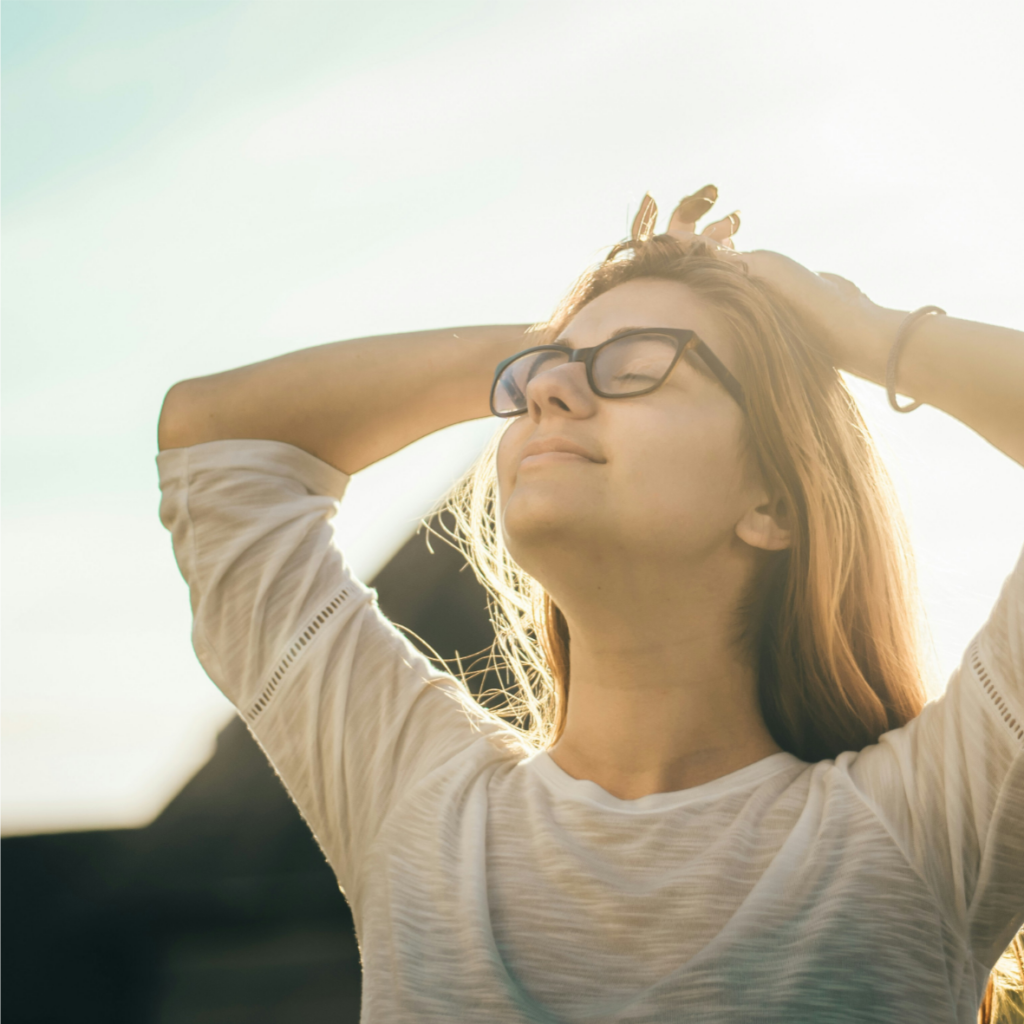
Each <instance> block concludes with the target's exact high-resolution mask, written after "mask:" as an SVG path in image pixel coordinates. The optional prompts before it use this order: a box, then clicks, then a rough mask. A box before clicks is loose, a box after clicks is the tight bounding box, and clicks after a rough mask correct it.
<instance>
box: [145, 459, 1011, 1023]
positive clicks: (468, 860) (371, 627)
mask: <svg viewBox="0 0 1024 1024" xmlns="http://www.w3.org/2000/svg"><path fill="white" fill-rule="evenodd" d="M157 464H158V469H159V473H160V484H161V489H162V500H161V506H160V515H161V519H162V521H163V523H164V525H165V526H166V527H167V528H168V529H169V530H170V531H171V534H172V538H173V544H174V552H175V556H176V558H177V561H178V565H179V567H180V569H181V572H182V574H183V575H184V577H185V579H186V581H187V583H188V585H189V591H190V595H191V604H192V611H193V615H194V626H193V644H194V647H195V650H196V653H197V655H198V657H199V659H200V661H201V663H202V665H203V667H204V668H205V669H206V671H207V673H208V674H209V675H210V677H211V678H212V679H213V681H214V682H215V683H216V684H217V686H219V687H220V689H221V690H222V691H223V692H224V693H225V694H226V695H227V697H228V698H229V699H230V700H231V701H232V703H233V704H234V705H235V706H236V707H237V709H238V711H239V714H240V715H241V716H242V717H243V719H244V720H245V722H246V723H247V725H248V727H249V729H250V730H251V731H252V733H253V735H254V736H255V738H256V739H257V741H258V742H259V744H260V745H261V747H262V748H263V750H264V751H265V753H266V754H267V756H268V758H269V759H270V761H271V762H272V764H273V765H274V768H275V770H276V771H277V773H278V774H279V775H280V777H281V779H282V780H283V782H284V784H285V786H286V787H287V789H288V791H289V793H290V794H291V797H292V799H293V800H294V801H295V803H296V805H297V806H298V808H299V810H300V811H301V813H302V815H303V817H304V818H305V820H306V822H307V823H308V825H309V827H310V828H311V829H312V831H313V833H314V835H315V836H316V839H317V841H318V843H319V844H320V847H321V849H322V850H323V852H324V854H325V856H326V857H327V860H328V861H329V863H330V864H331V867H332V868H333V869H334V872H335V874H336V876H337V879H338V882H339V884H340V886H341V889H342V891H343V892H344V893H345V896H346V897H347V899H348V901H349V904H350V905H351V908H352V912H353V917H354V920H355V925H356V933H357V937H358V941H359V947H360V954H361V959H362V964H363V1007H362V1020H363V1021H364V1022H365V1024H402V1022H410V1024H411V1022H417V1024H426V1022H432V1021H437V1022H441V1021H444V1022H451V1021H455V1020H459V1021H494V1022H510V1024H511V1022H545V1024H548V1022H550V1024H554V1022H584V1021H586V1022H593V1024H597V1022H605V1021H631V1022H654V1021H659V1022H660V1021H687V1022H705V1021H706V1022H722V1024H726V1022H728V1024H742V1022H755V1021H757V1022H762V1021H763V1022H769V1021H771V1022H783V1021H785V1022H787V1024H797V1022H808V1024H811V1022H813V1024H832V1022H836V1024H838V1022H844V1024H846V1022H869V1021H870V1022H882V1021H884V1022H894V1021H898V1022H901V1024H909V1022H918V1021H920V1022H922V1024H923V1022H928V1024H945V1022H954V1021H956V1022H961V1024H968V1022H972V1024H973V1022H974V1021H975V1019H976V1014H977V1006H978V1002H979V1000H980V998H981V994H982V991H983V989H984V985H985V982H986V980H987V977H988V973H989V970H990V969H991V967H992V965H993V964H994V963H995V961H996V959H997V958H998V957H999V955H1000V953H1001V952H1002V950H1003V949H1004V947H1005V946H1006V944H1007V943H1008V942H1009V941H1010V939H1011V938H1012V937H1013V935H1014V934H1015V932H1016V931H1017V930H1018V928H1020V926H1021V924H1022V923H1024V853H1022V851H1024V756H1022V755H1024V558H1022V559H1021V561H1020V562H1018V564H1017V567H1016V569H1015V570H1014V571H1013V573H1012V574H1011V575H1010V577H1009V578H1008V579H1007V581H1006V583H1005V584H1004V586H1003V589H1002V591H1001V594H1000V596H999V598H998V600H997V602H996V605H995V607H994V608H993V611H992V613H991V615H990V617H989V619H988V621H987V622H986V624H985V625H984V626H983V627H982V629H981V630H980V631H979V633H978V634H977V636H976V637H975V639H974V640H973V641H972V642H971V644H970V645H969V647H968V649H967V651H966V653H965V655H964V658H963V662H962V664H961V665H960V667H959V669H958V670H957V671H956V672H954V673H953V675H952V677H951V679H950V681H949V684H948V686H947V688H946V690H945V692H944V694H943V695H942V696H941V697H940V698H938V699H936V700H933V701H931V702H930V703H929V704H928V705H927V706H926V707H925V709H924V710H923V711H922V712H921V714H920V715H918V716H917V718H915V719H914V720H913V721H912V722H910V723H909V724H907V725H906V726H904V727H903V728H900V729H895V730H892V731H891V732H888V733H886V734H885V735H884V736H882V737H881V739H880V740H879V742H878V743H876V744H874V745H872V746H869V747H867V748H865V749H864V750H862V751H860V752H859V753H853V752H849V753H844V754H842V755H840V756H839V757H837V758H836V759H835V760H834V761H833V760H829V761H822V762H819V763H817V764H808V763H805V762H803V761H800V760H799V759H797V758H796V757H794V756H792V755H791V754H788V753H777V754H773V755H772V756H770V757H767V758H765V759H763V760H761V761H758V762H756V763H754V764H751V765H748V766H747V767H745V768H742V769H740V770H739V771H736V772H733V773H731V774H729V775H726V776H724V777H722V778H719V779H715V780H714V781H712V782H709V783H706V784H704V785H700V786H695V787H693V788H691V789H686V790H681V791H678V792H671V793H656V794H652V795H649V796H645V797H641V798H640V799H636V800H621V799H618V798H617V797H615V796H612V795H611V794H609V793H608V792H606V791H605V790H603V789H602V788H601V787H600V786H598V785H597V784H595V783H593V782H589V781H584V780H577V779H574V778H572V777H571V776H570V775H568V774H567V773H566V772H564V771H563V770H562V769H560V768H559V767H558V765H556V764H555V762H554V761H553V760H552V759H551V757H550V756H549V755H548V754H547V753H546V752H542V751H540V752H539V751H532V750H530V749H528V748H526V747H525V746H524V745H523V744H522V742H521V741H520V740H519V739H518V737H517V735H516V734H515V733H514V732H513V731H512V730H511V729H510V728H507V727H504V726H502V725H500V724H494V723H492V722H490V721H488V720H487V719H486V718H485V717H484V716H483V715H482V714H481V713H479V712H477V711H475V710H474V705H473V704H472V701H471V699H468V698H467V696H466V694H465V692H464V691H463V690H462V689H461V688H460V686H459V685H458V684H457V683H456V682H455V681H454V680H453V679H451V677H449V676H446V675H445V674H444V673H443V672H441V671H440V670H439V669H438V668H437V667H436V666H435V665H432V664H431V663H430V662H429V661H428V660H427V659H426V658H425V657H423V655H421V654H420V653H419V652H418V651H417V650H416V649H415V648H414V647H413V646H412V645H411V644H410V643H409V642H408V640H407V639H406V638H405V636H404V635H403V634H402V633H401V632H400V631H399V630H397V629H396V628H395V627H394V626H393V625H392V624H391V623H390V622H388V621H387V619H386V618H384V617H383V615H382V614H381V612H380V611H379V609H378V608H377V605H376V594H375V592H374V591H373V590H372V589H370V588H368V587H366V586H365V585H364V584H363V583H361V582H360V581H359V580H357V579H356V578H355V577H354V576H353V575H352V573H351V572H350V571H349V569H348V567H347V565H346V562H345V559H344V557H343V556H342V554H341V552H340V551H339V550H338V548H337V547H336V544H335V537H334V531H333V528H332V525H331V522H330V520H331V518H332V517H333V515H334V514H335V512H336V511H337V507H338V502H339V501H340V500H341V497H342V494H343V492H344V490H345V486H346V484H347V481H348V477H347V476H346V475H345V474H344V473H341V472H339V471H338V470H336V469H334V468H333V467H331V466H329V465H327V464H326V463H324V462H322V461H320V460H318V459H316V458H315V457H314V456H312V455H310V454H308V453H307V452H304V451H302V450H300V449H298V448H295V447H293V446H291V445H287V444H283V443H280V442H275V441H216V442H211V443H208V444H201V445H196V446H194V447H192V448H180V449H172V450H168V451H164V452H162V453H161V454H160V455H159V456H158V458H157Z"/></svg>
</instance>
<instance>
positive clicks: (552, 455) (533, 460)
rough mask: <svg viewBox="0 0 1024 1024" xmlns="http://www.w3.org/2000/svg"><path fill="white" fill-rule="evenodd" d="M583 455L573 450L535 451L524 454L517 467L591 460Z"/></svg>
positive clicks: (591, 460)
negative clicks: (533, 453)
mask: <svg viewBox="0 0 1024 1024" xmlns="http://www.w3.org/2000/svg"><path fill="white" fill-rule="evenodd" d="M593 461H594V460H593V459H588V458H587V457H586V456H585V455H577V454H576V453H575V452H537V453H536V454H535V455H524V456H523V458H522V459H521V460H520V462H519V467H520V469H522V468H523V467H524V466H533V465H540V464H543V463H545V462H593Z"/></svg>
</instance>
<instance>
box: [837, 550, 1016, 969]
mask: <svg viewBox="0 0 1024 1024" xmlns="http://www.w3.org/2000/svg"><path fill="white" fill-rule="evenodd" d="M836 764H837V767H845V768H846V769H847V770H848V771H849V774H850V778H851V779H852V781H853V783H854V785H855V786H856V787H857V788H858V789H859V791H860V792H861V794H862V795H863V796H864V797H865V799H866V800H868V801H869V802H870V803H871V805H872V806H873V807H874V809H875V811H876V812H877V813H878V815H879V817H880V818H881V819H882V820H883V821H884V823H885V824H886V826H887V828H888V829H889V832H890V834H891V835H892V837H893V839H894V840H895V841H896V842H897V843H898V844H899V845H900V847H901V849H902V850H903V853H904V855H905V856H906V857H907V859H908V860H909V862H910V864H911V865H912V866H913V868H914V869H915V871H916V872H917V873H918V875H919V876H920V877H921V878H922V879H923V880H924V881H925V882H926V883H927V884H928V885H929V887H930V888H931V890H932V892H933V893H934V895H935V898H936V900H937V902H938V904H939V906H940V907H942V908H943V911H944V914H945V917H946V921H947V923H948V924H949V926H950V928H951V930H952V934H954V935H956V936H957V937H958V940H959V941H962V942H964V943H965V944H966V945H967V947H968V949H969V952H970V955H971V956H972V957H973V959H974V961H975V963H977V964H978V965H979V966H980V968H981V970H982V971H983V972H984V973H987V971H988V970H989V969H990V968H991V967H992V965H993V964H994V963H995V961H996V960H997V959H998V957H999V955H1000V954H1001V953H1002V951H1003V949H1004V948H1005V947H1006V945H1007V944H1008V943H1009V941H1010V939H1012V938H1013V936H1014V934H1015V933H1016V932H1017V930H1018V929H1019V928H1020V927H1021V925H1022V924H1024V555H1022V556H1021V558H1020V560H1019V561H1018V563H1017V566H1016V568H1015V569H1014V571H1013V572H1012V573H1011V575H1010V576H1009V577H1008V578H1007V580H1006V582H1005V583H1004V584H1003V587H1002V590H1001V592H1000V594H999V597H998V599H997V601H996V603H995V606H994V607H993V609H992V612H991V615H990V616H989V618H988V621H987V622H986V623H985V625H984V626H983V627H982V628H981V630H980V631H979V632H978V633H977V635H976V636H975V637H974V639H973V640H972V641H971V643H970V644H969V645H968V647H967V650H966V652H965V654H964V657H963V660H962V662H961V664H960V667H959V668H958V669H957V671H956V672H954V673H953V676H952V678H951V679H950V681H949V684H948V685H947V687H946V690H945V692H944V693H943V695H942V696H941V697H939V698H938V699H936V700H934V701H931V702H930V703H929V704H927V705H926V706H925V708H924V709H923V711H922V712H921V713H920V714H919V715H918V716H917V717H916V718H915V719H913V720H912V721H911V722H909V723H908V724H907V725H906V726H904V727H903V728H900V729H894V730H892V731H891V732H888V733H886V734H885V735H883V736H882V737H881V739H880V741H879V742H878V743H877V744H875V745H873V746H870V747H867V748H866V749H864V750H863V751H861V752H860V753H859V754H844V755H841V757H840V758H839V759H837V762H836Z"/></svg>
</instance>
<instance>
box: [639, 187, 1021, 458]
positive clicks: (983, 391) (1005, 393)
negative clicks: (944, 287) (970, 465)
mask: <svg viewBox="0 0 1024 1024" xmlns="http://www.w3.org/2000/svg"><path fill="white" fill-rule="evenodd" d="M717 198H718V189H716V188H715V187H714V186H713V185H708V186H706V187H705V188H702V189H701V190H700V191H699V192H695V193H694V194H693V195H692V196H687V198H686V199H684V200H682V201H681V202H680V203H679V205H678V206H677V207H676V208H675V210H674V211H673V213H672V218H671V221H670V224H669V229H668V234H670V235H675V236H676V237H677V238H681V239H683V240H684V241H690V242H695V241H697V240H700V241H703V242H706V243H707V244H708V245H711V246H714V247H715V248H716V249H718V250H719V251H720V252H721V253H722V254H723V255H725V256H727V257H728V258H730V259H737V260H741V261H742V262H743V263H745V264H746V266H747V270H748V272H749V274H750V276H751V277H755V278H760V279H761V280H764V281H767V282H768V283H769V284H771V285H772V286H773V287H774V288H775V290H776V291H777V292H778V293H779V294H780V295H782V296H783V298H785V299H786V300H787V301H788V302H789V303H790V305H791V306H792V307H793V308H794V309H795V310H796V312H797V314H798V315H799V316H800V317H801V318H802V319H803V320H804V322H805V323H806V324H807V326H808V328H809V329H810V331H811V332H812V336H813V337H815V338H817V339H818V341H819V342H820V343H821V344H822V345H823V346H824V347H825V349H826V350H827V352H828V355H829V356H830V357H831V359H832V361H833V363H835V365H836V366H838V367H839V368H840V369H841V370H848V371H850V372H851V373H854V374H856V375H857V376H858V377H864V378H866V379H867V380H872V381H874V382H875V383H876V384H882V385H884V384H885V366H886V362H887V360H888V357H889V351H890V350H891V348H892V345H893V342H894V341H895V340H896V334H897V332H898V330H899V327H900V324H901V323H902V322H903V319H904V317H905V316H906V314H905V313H904V312H903V311H901V310H896V309H886V308H885V307H883V306H879V305H876V304H875V303H874V302H872V301H871V300H870V299H869V298H868V297H867V296H866V295H865V294H864V293H863V292H862V291H861V290H860V289H859V288H858V287H857V286H856V285H854V284H852V283H851V282H849V281H847V280H846V279H845V278H842V277H839V275H838V274H815V273H813V272H812V271H810V270H808V269H807V268H806V267H803V266H801V265H800V264H799V263H797V262H796V261H795V260H791V259H789V258H787V257H786V256H782V255H780V254H779V253H777V252H767V251H764V250H761V251H758V252H736V250H735V247H734V246H733V242H732V236H733V235H734V234H735V233H736V230H737V228H738V227H739V222H740V221H739V216H738V215H737V214H735V213H733V214H730V215H729V216H728V217H723V218H722V219H721V220H718V221H715V222H714V223H713V224H709V225H708V226H707V227H706V228H704V230H703V231H701V232H700V234H697V221H698V220H700V218H701V217H702V216H704V215H705V214H706V213H707V212H708V211H709V210H710V209H711V207H712V206H713V205H714V203H715V200H716V199H717ZM656 213H657V211H656V208H654V204H653V200H650V197H645V201H644V203H643V204H642V206H641V210H640V214H638V215H637V221H636V222H634V237H636V234H637V230H638V229H639V230H640V231H641V233H643V232H644V231H649V230H651V229H652V227H653V222H654V219H655V216H656ZM898 381H899V384H900V385H901V386H900V387H898V388H897V390H898V392H899V393H900V394H904V395H907V396H908V397H911V398H915V399H919V400H920V401H922V402H925V403H927V404H928V405H931V406H934V407H935V408H936V409H942V410H943V411H944V412H947V413H948V414H949V415H950V416H955V417H956V418H957V419H958V420H960V421H961V422H962V423H965V424H966V425H967V426H969V427H970V428H971V429H972V430H975V431H977V432H978V433H979V434H980V435H981V436H982V437H984V438H985V439H986V440H988V441H989V442H990V443H991V444H993V445H995V447H996V448H998V449H1000V450H1001V451H1003V452H1005V453H1006V454H1007V455H1009V456H1010V458H1011V459H1014V460H1015V461H1017V462H1019V463H1020V464H1021V465H1022V466H1024V401H1021V381H1024V334H1022V333H1021V332H1019V331H1012V330H1009V329H1008V328H1005V327H993V326H991V325H989V324H980V323H972V322H971V321H969V320H957V319H954V318H953V317H951V316H930V317H925V318H924V319H923V320H921V321H919V322H918V323H916V324H915V325H914V328H913V331H912V334H911V337H910V339H909V343H908V344H907V345H906V347H905V348H904V349H903V351H902V353H901V355H900V361H899V369H898Z"/></svg>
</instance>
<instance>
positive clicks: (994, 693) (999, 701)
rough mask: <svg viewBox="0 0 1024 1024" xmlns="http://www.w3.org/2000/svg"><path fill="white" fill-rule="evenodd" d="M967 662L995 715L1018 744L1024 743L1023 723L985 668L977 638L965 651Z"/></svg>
mask: <svg viewBox="0 0 1024 1024" xmlns="http://www.w3.org/2000/svg"><path fill="white" fill-rule="evenodd" d="M967 660H968V661H969V662H970V666H971V670H972V671H973V672H974V676H975V678H976V679H977V680H978V682H979V683H981V688H982V690H984V691H985V693H987V694H988V697H989V700H990V701H991V703H992V707H993V708H994V709H995V712H996V714H997V715H999V717H1000V718H1001V719H1002V720H1003V723H1004V724H1005V726H1006V728H1007V729H1009V731H1010V733H1011V735H1013V736H1015V737H1016V738H1017V741H1018V742H1020V743H1024V721H1021V719H1020V718H1018V717H1017V715H1016V714H1015V713H1014V711H1013V708H1011V707H1010V705H1009V704H1008V703H1007V701H1006V698H1005V697H1003V695H1002V694H1001V693H1000V692H999V687H998V686H997V685H996V682H995V680H994V679H993V678H992V676H991V675H990V674H989V671H988V669H987V668H986V667H985V662H984V661H983V660H982V657H981V651H980V650H979V649H978V639H977V637H975V638H974V640H972V641H971V646H970V647H969V648H968V649H967Z"/></svg>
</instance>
